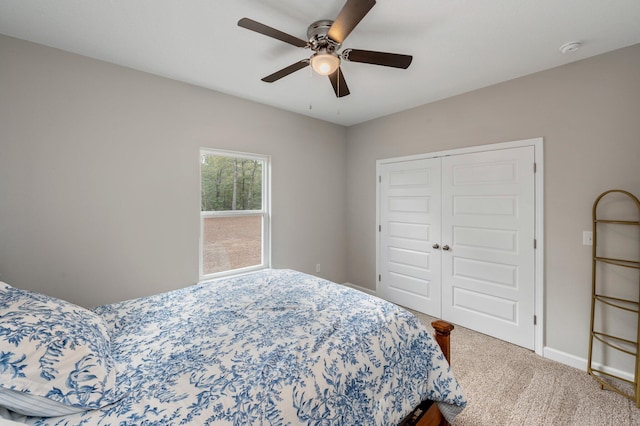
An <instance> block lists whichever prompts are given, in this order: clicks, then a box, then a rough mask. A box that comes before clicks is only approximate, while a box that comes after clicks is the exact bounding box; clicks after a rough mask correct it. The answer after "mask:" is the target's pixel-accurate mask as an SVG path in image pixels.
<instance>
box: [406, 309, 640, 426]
mask: <svg viewBox="0 0 640 426" xmlns="http://www.w3.org/2000/svg"><path fill="white" fill-rule="evenodd" d="M416 315H417V316H418V317H419V318H420V319H421V320H422V321H423V322H424V323H425V324H427V325H428V326H429V328H431V325H430V323H431V321H432V320H433V318H431V317H429V316H427V315H422V314H419V313H416ZM451 356H452V359H451V367H452V369H453V371H454V374H455V376H456V378H457V379H458V381H459V382H460V386H461V387H462V389H463V391H464V393H465V395H466V396H467V400H468V404H467V407H466V408H465V409H464V411H463V412H462V413H461V414H460V415H459V416H458V417H457V418H456V421H455V423H454V426H480V425H491V426H499V425H509V426H511V425H545V426H546V425H579V426H587V425H598V426H599V425H615V426H618V425H640V409H638V408H636V407H635V404H634V403H633V402H631V401H630V400H629V399H627V398H625V397H623V396H621V395H618V394H617V393H615V392H611V391H605V390H601V389H600V386H599V385H598V384H597V383H596V382H595V380H593V378H591V377H590V376H589V375H588V374H587V373H586V372H584V371H580V370H577V369H575V368H573V367H569V366H566V365H563V364H560V363H557V362H554V361H550V360H548V359H544V358H542V357H540V356H538V355H536V354H535V353H534V352H531V351H528V350H526V349H523V348H520V347H518V346H514V345H511V344H509V343H506V342H503V341H501V340H497V339H494V338H492V337H489V336H486V335H484V334H480V333H476V332H473V331H471V330H468V329H465V328H463V327H456V329H455V330H454V331H453V333H452V337H451Z"/></svg>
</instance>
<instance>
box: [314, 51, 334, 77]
mask: <svg viewBox="0 0 640 426" xmlns="http://www.w3.org/2000/svg"><path fill="white" fill-rule="evenodd" d="M339 66H340V58H339V57H338V56H337V55H335V54H332V53H315V54H314V55H313V56H312V57H311V68H313V70H314V71H315V72H317V73H318V74H320V75H330V74H333V73H334V72H335V71H336V70H337V69H338V67H339Z"/></svg>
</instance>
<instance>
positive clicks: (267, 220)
mask: <svg viewBox="0 0 640 426" xmlns="http://www.w3.org/2000/svg"><path fill="white" fill-rule="evenodd" d="M203 155H214V156H219V157H230V158H241V159H243V160H257V161H261V162H262V209H261V210H233V211H229V210H227V211H207V212H203V211H201V210H200V209H201V208H202V207H201V206H202V172H201V165H202V160H201V158H202V156H203ZM198 170H199V171H200V177H199V178H198V180H199V182H200V200H199V201H200V202H199V208H198V210H199V211H200V247H199V257H200V260H199V276H200V280H201V281H202V280H209V279H213V278H219V277H225V276H232V275H241V274H246V273H248V272H252V271H257V270H260V269H266V268H270V267H271V232H270V231H271V157H270V156H267V155H259V154H250V153H246V152H235V151H224V150H218V149H210V148H200V155H199V156H198ZM256 215H260V216H262V261H261V263H260V265H254V266H249V267H245V268H239V269H231V270H227V271H220V272H214V273H212V274H205V273H204V219H205V218H209V217H238V216H256Z"/></svg>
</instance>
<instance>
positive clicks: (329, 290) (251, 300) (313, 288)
mask: <svg viewBox="0 0 640 426" xmlns="http://www.w3.org/2000/svg"><path fill="white" fill-rule="evenodd" d="M95 312H96V313H97V314H99V315H100V316H102V317H103V318H104V320H105V322H106V323H107V325H108V326H109V327H110V333H111V339H112V341H111V344H112V350H113V352H114V358H115V360H116V363H117V370H118V375H119V383H120V386H125V387H126V389H127V393H126V395H125V396H124V397H123V398H122V399H121V400H120V401H119V402H117V403H114V404H112V405H108V406H106V407H103V408H102V409H99V410H91V411H85V412H83V413H78V414H74V415H68V416H64V417H57V418H48V419H43V418H28V419H27V420H26V421H27V422H28V423H30V424H39V425H83V424H86V425H181V424H195V425H297V424H308V425H384V426H387V425H394V424H397V423H398V422H399V421H400V420H402V419H403V418H404V417H405V416H406V415H407V414H408V413H409V412H410V411H411V410H412V409H413V408H414V407H415V406H417V405H418V404H419V403H420V401H422V400H424V399H427V398H428V399H432V400H436V401H442V403H440V404H439V406H440V407H442V408H441V411H443V412H444V413H445V414H446V415H447V416H448V417H449V420H450V421H451V420H453V417H454V416H455V415H456V413H457V412H459V411H460V410H462V407H464V405H465V398H464V396H463V394H462V391H461V389H460V387H459V385H458V383H457V382H456V380H455V378H454V377H453V376H452V374H451V372H450V370H449V366H448V364H447V362H446V360H445V359H444V357H443V355H442V352H441V351H440V349H439V347H438V345H437V343H436V342H435V340H434V339H433V338H432V337H431V336H430V334H429V333H428V331H427V330H426V329H425V327H424V326H423V325H422V324H421V323H420V322H419V321H418V320H417V318H415V317H414V316H413V315H412V314H411V313H409V312H407V311H405V310H403V309H401V308H398V307H397V306H395V305H393V304H391V303H388V302H385V301H383V300H380V299H378V298H375V297H372V296H369V295H366V294H364V293H362V292H359V291H356V290H353V289H350V288H347V287H344V286H340V285H336V284H334V283H331V282H329V281H326V280H322V279H319V278H316V277H313V276H310V275H306V274H302V273H299V272H295V271H291V270H267V271H263V272H258V273H253V274H249V275H244V276H240V277H235V278H229V279H224V280H216V281H211V282H206V283H201V284H198V285H195V286H191V287H187V288H184V289H180V290H176V291H172V292H169V293H164V294H159V295H155V296H151V297H146V298H141V299H136V300H130V301H126V302H121V303H116V304H112V305H105V306H101V307H99V308H97V309H96V310H95Z"/></svg>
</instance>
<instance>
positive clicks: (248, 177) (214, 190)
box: [200, 149, 270, 278]
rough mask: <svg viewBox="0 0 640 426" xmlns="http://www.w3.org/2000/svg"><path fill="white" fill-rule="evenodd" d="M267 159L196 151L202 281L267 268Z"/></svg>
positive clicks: (256, 156) (233, 153)
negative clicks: (197, 158) (198, 157)
mask: <svg viewBox="0 0 640 426" xmlns="http://www.w3.org/2000/svg"><path fill="white" fill-rule="evenodd" d="M268 177H269V158H268V157H264V156H259V155H252V154H243V153H237V152H225V151H213V150H208V149H201V150H200V277H201V278H211V277H216V276H221V275H230V274H234V273H241V272H247V271H251V270H255V269H261V268H266V267H269V266H270V265H269V264H270V260H269V259H270V258H269V247H270V243H269V180H268Z"/></svg>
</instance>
